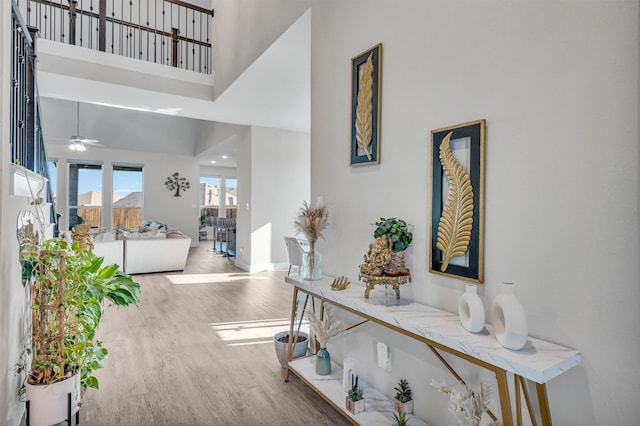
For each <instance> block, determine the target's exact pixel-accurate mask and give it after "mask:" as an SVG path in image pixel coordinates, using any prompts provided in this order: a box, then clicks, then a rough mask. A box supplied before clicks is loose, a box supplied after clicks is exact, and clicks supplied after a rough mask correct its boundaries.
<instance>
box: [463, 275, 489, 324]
mask: <svg viewBox="0 0 640 426" xmlns="http://www.w3.org/2000/svg"><path fill="white" fill-rule="evenodd" d="M458 315H459V316H460V323H461V324H462V326H463V327H464V328H465V329H466V330H467V331H470V332H472V333H479V332H481V331H482V329H484V319H485V318H484V304H483V303H482V299H480V296H478V286H476V285H475V284H467V287H466V292H465V293H463V294H462V296H460V300H459V301H458Z"/></svg>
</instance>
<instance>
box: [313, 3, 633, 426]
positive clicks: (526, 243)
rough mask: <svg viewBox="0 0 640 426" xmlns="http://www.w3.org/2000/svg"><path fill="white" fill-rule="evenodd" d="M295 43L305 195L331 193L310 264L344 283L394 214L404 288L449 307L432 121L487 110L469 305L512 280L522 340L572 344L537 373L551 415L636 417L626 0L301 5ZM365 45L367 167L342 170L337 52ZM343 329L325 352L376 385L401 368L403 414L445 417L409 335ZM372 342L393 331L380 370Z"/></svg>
mask: <svg viewBox="0 0 640 426" xmlns="http://www.w3.org/2000/svg"><path fill="white" fill-rule="evenodd" d="M355 23H366V24H361V25H356V24H355ZM311 39H312V126H311V128H312V132H311V144H312V145H311V159H312V160H311V171H312V175H311V176H312V177H311V187H312V198H314V197H315V196H317V195H323V196H324V199H325V201H329V202H331V205H332V208H331V215H332V216H331V217H332V220H331V225H330V227H329V228H328V230H327V232H326V243H325V244H324V247H323V246H320V248H319V250H320V251H321V252H322V253H323V270H324V272H326V273H329V274H331V275H347V276H349V277H351V278H352V279H353V280H355V279H356V278H357V272H358V270H357V266H358V265H359V264H360V263H361V259H362V255H363V254H364V253H365V252H366V249H367V245H368V243H369V242H370V241H371V240H372V239H373V238H372V233H373V226H372V225H371V223H372V222H374V221H375V220H376V219H378V218H379V217H388V216H396V217H401V218H404V219H406V220H407V221H408V222H409V223H410V224H412V225H413V226H414V243H413V245H412V248H411V249H410V251H409V253H408V264H409V267H410V268H411V270H412V272H413V283H412V284H410V285H406V286H403V288H402V294H403V296H404V297H409V298H411V297H413V298H415V300H417V301H419V302H422V303H427V304H429V305H433V306H436V307H439V308H442V309H445V310H448V311H450V312H456V311H457V299H458V297H459V296H460V295H461V294H462V292H463V289H464V282H463V281H460V280H456V279H451V278H446V277H442V276H436V275H433V274H430V273H429V272H428V264H427V255H428V247H429V244H430V242H429V239H428V232H429V224H430V220H431V217H430V205H431V201H430V196H431V182H430V177H429V170H430V162H431V159H430V151H429V149H430V131H431V130H432V129H436V128H440V127H444V126H448V125H454V124H457V123H464V122H467V121H471V120H475V119H480V118H485V119H486V120H487V146H486V147H487V149H486V167H487V168H486V215H485V218H486V219H485V220H486V221H485V284H484V286H482V288H481V289H480V294H481V296H482V297H483V299H484V301H485V306H488V305H489V304H490V302H491V301H492V300H493V298H494V296H495V295H496V294H497V289H498V284H499V283H500V282H501V281H513V282H516V283H517V284H518V295H519V298H520V299H521V301H522V303H523V305H524V308H525V310H526V312H527V318H528V321H529V326H530V334H531V335H532V336H535V337H539V338H543V339H547V340H550V341H552V342H556V343H559V344H561V345H565V346H568V347H572V348H576V349H578V350H580V351H581V352H582V354H583V361H582V364H581V366H579V367H577V368H574V369H572V370H570V371H568V372H567V373H566V374H564V375H562V376H560V377H559V378H557V379H555V380H553V381H552V382H550V383H549V385H548V391H549V397H550V404H551V413H552V415H553V418H554V420H555V422H556V423H557V424H580V425H589V424H592V425H599V424H616V425H631V424H637V420H638V419H639V418H640V407H639V406H638V404H637V403H636V402H635V400H636V399H637V398H636V395H637V394H638V393H639V391H640V384H639V383H640V380H639V378H640V367H639V366H638V363H637V359H636V358H637V354H638V352H639V351H640V334H639V333H638V332H637V324H638V322H639V321H640V310H638V309H637V303H638V300H640V288H639V286H638V283H639V282H640V271H639V268H638V258H639V257H640V249H639V242H638V201H639V200H638V188H639V186H638V4H637V2H636V1H628V2H624V1H616V2H597V1H592V2H579V3H578V2H561V3H558V2H553V1H538V2H518V3H507V2H502V1H485V2H481V3H478V2H474V1H471V0H464V1H457V2H443V1H418V0H412V1H405V2H402V3H401V7H400V5H399V3H397V2H393V1H390V0H386V1H385V0H379V1H376V2H370V1H364V0H353V1H349V2H343V1H338V0H315V1H313V2H312V37H311ZM378 42H382V43H383V55H382V114H381V118H382V124H381V147H382V152H381V164H380V165H376V166H364V167H357V168H350V167H349V165H348V162H349V141H350V102H351V99H350V89H351V83H350V72H351V61H350V59H351V58H352V57H353V56H355V55H356V54H358V53H359V52H362V51H363V50H365V49H367V48H369V47H372V46H373V45H375V44H376V43H378ZM354 339H357V340H355V341H354V340H351V341H349V342H348V343H347V341H344V344H343V345H341V344H340V342H341V341H337V342H336V344H335V347H334V349H333V350H334V351H335V352H336V353H337V354H338V356H340V354H344V353H347V352H351V351H353V352H354V353H355V354H356V355H357V356H358V357H360V358H361V359H362V362H363V363H365V364H367V365H371V368H369V369H367V372H366V374H365V375H366V376H369V377H365V378H366V379H367V380H371V381H373V382H374V383H376V384H377V385H380V386H384V388H385V389H386V393H387V394H388V395H391V387H390V386H392V384H393V383H394V382H395V381H396V380H397V378H399V376H401V375H406V376H409V375H411V376H410V378H411V377H415V379H414V380H413V383H412V384H414V385H415V387H416V388H417V389H416V390H415V394H416V397H417V398H419V399H420V402H419V403H418V404H417V407H418V408H417V411H418V414H419V415H421V416H422V417H424V418H425V419H426V420H427V421H428V422H430V423H432V424H442V423H443V422H449V423H451V422H452V418H451V417H450V416H449V414H448V413H447V412H446V398H444V397H443V396H441V395H439V394H437V392H436V391H435V389H432V388H430V387H429V386H428V383H429V382H430V380H431V378H436V379H440V378H442V379H446V380H447V381H448V382H449V383H453V382H454V380H453V378H452V377H450V376H449V375H448V374H447V373H446V372H444V371H442V372H439V370H441V369H440V368H439V367H436V365H437V362H436V361H434V359H433V356H432V355H431V354H430V352H429V351H428V350H427V349H426V348H425V347H424V346H421V345H418V346H416V345H415V344H413V343H411V342H409V341H407V339H403V338H399V337H397V336H391V335H390V334H389V333H385V332H383V331H380V330H379V329H376V328H375V327H371V328H370V329H368V330H365V331H364V332H362V333H357V335H356V337H354ZM376 339H383V340H389V341H391V343H390V347H391V350H392V352H393V354H394V357H395V361H394V365H395V366H396V367H397V369H396V370H395V371H394V373H391V374H389V373H386V372H383V371H382V370H380V369H375V368H374V367H373V364H372V359H373V342H374V341H375V340H376ZM354 342H356V343H354ZM338 359H339V358H338ZM407 365H410V366H411V369H412V370H408V368H407V367H406V366H407ZM412 371H413V372H412ZM463 376H466V377H467V378H470V379H471V380H472V381H473V380H476V383H477V379H478V377H479V376H478V373H477V372H476V371H475V369H472V368H468V367H463ZM410 381H411V380H410ZM416 382H418V383H416Z"/></svg>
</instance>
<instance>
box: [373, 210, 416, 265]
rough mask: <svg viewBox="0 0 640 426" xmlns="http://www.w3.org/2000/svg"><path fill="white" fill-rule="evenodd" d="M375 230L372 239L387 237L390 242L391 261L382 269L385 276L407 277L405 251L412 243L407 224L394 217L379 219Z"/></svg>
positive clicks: (411, 234) (411, 235)
mask: <svg viewBox="0 0 640 426" xmlns="http://www.w3.org/2000/svg"><path fill="white" fill-rule="evenodd" d="M375 225H376V230H375V231H374V232H373V237H374V238H378V237H383V236H384V237H387V238H389V239H390V240H391V248H392V250H393V251H392V252H391V261H390V263H389V264H388V265H387V266H385V267H384V271H385V274H386V275H398V274H399V275H408V274H409V270H408V269H407V268H405V266H404V254H405V250H406V249H407V248H408V247H409V245H411V242H412V241H413V233H412V232H411V231H409V228H408V226H407V222H405V221H404V220H402V219H397V218H395V217H390V218H386V219H385V218H380V220H379V221H377V222H376V223H375Z"/></svg>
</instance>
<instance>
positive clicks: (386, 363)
mask: <svg viewBox="0 0 640 426" xmlns="http://www.w3.org/2000/svg"><path fill="white" fill-rule="evenodd" d="M377 347H378V367H380V368H382V369H384V370H387V371H391V353H390V352H389V347H388V346H387V345H385V344H384V343H382V342H378V344H377Z"/></svg>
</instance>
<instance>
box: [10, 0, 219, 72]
mask: <svg viewBox="0 0 640 426" xmlns="http://www.w3.org/2000/svg"><path fill="white" fill-rule="evenodd" d="M18 6H19V7H20V10H21V12H22V15H23V16H25V20H26V24H27V25H30V26H34V27H36V28H38V29H39V31H40V34H41V36H42V37H43V38H45V39H48V40H53V41H57V42H60V43H68V44H72V45H76V46H82V47H86V48H89V49H94V50H100V51H102V52H108V53H112V54H116V55H120V56H126V57H129V58H137V59H141V60H145V61H149V62H155V63H158V64H165V65H170V66H173V67H178V68H182V69H186V70H190V71H195V72H200V73H204V74H211V63H212V58H211V51H212V50H211V44H212V40H211V33H212V32H213V28H212V20H213V15H214V11H213V10H209V9H205V8H202V7H199V6H195V5H191V4H189V3H186V2H183V1H181V0H126V1H125V0H21V1H19V2H18Z"/></svg>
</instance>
